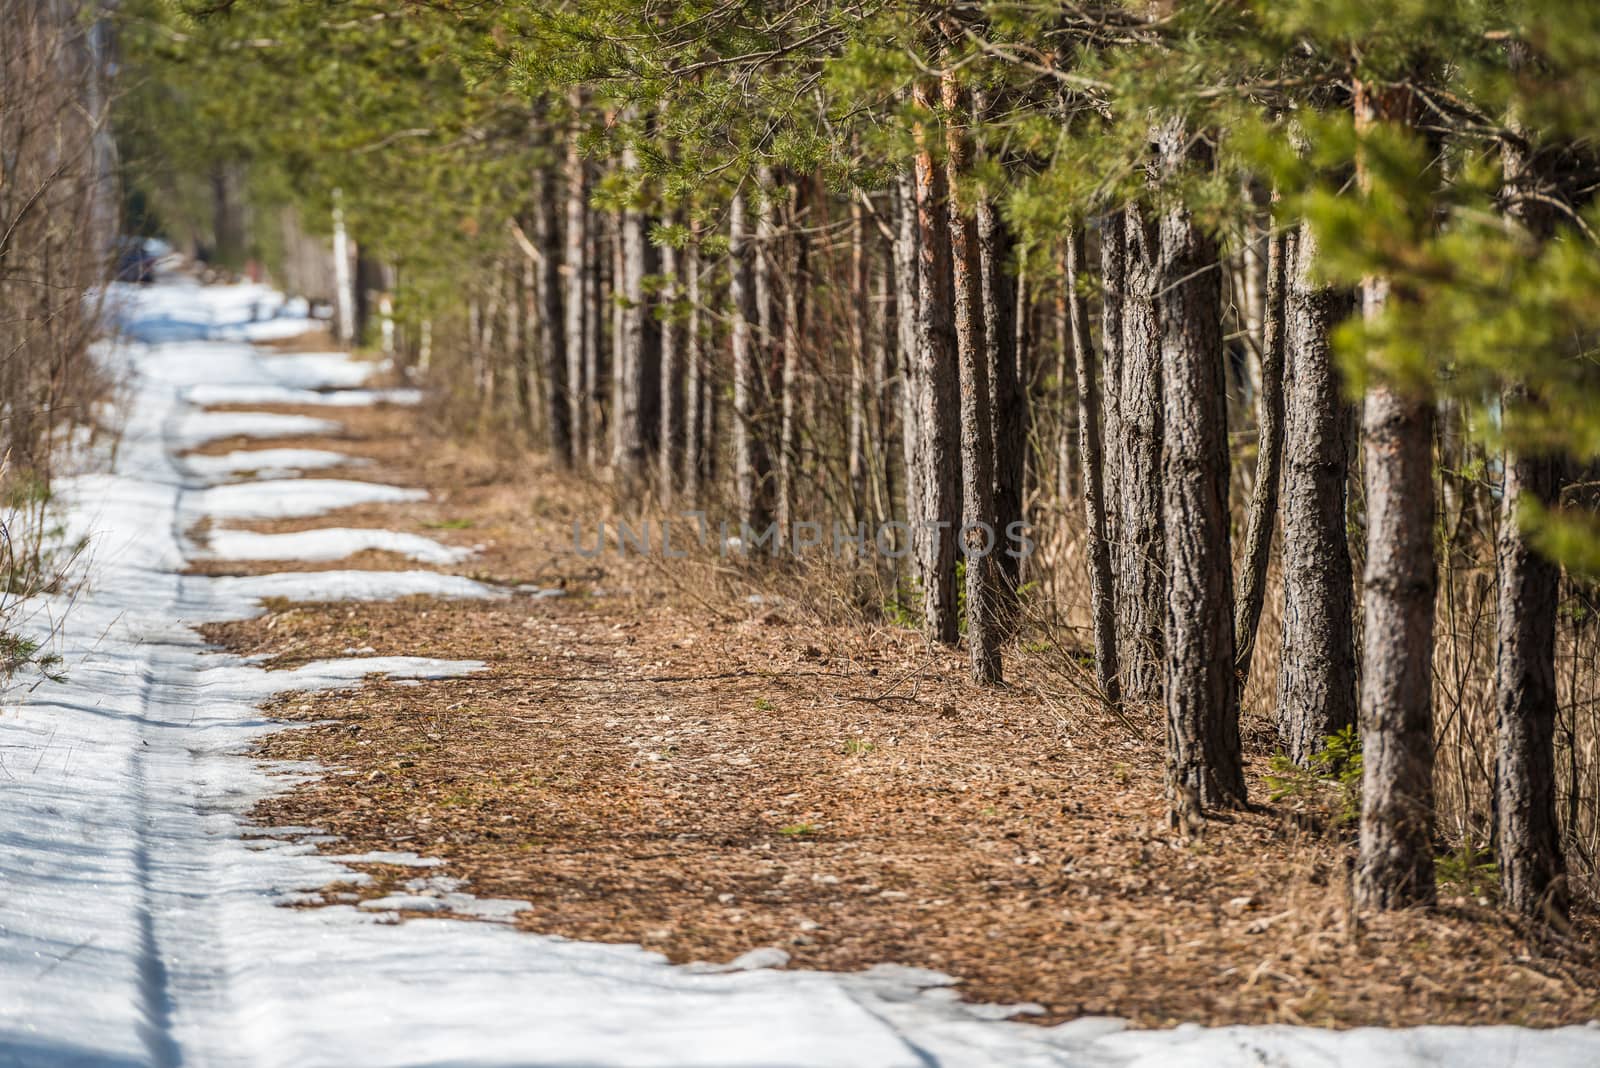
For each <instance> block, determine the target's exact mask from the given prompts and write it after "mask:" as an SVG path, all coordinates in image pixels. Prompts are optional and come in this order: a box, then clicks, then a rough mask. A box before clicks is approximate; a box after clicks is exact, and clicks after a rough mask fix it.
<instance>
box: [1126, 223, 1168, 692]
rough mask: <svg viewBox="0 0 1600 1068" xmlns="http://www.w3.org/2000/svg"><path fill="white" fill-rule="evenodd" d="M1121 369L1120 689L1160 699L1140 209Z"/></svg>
mask: <svg viewBox="0 0 1600 1068" xmlns="http://www.w3.org/2000/svg"><path fill="white" fill-rule="evenodd" d="M1123 222H1124V229H1123V236H1124V244H1123V248H1124V250H1125V259H1124V274H1123V278H1124V288H1123V299H1122V377H1121V381H1120V382H1119V383H1118V386H1117V399H1118V411H1119V415H1120V419H1119V422H1120V424H1121V427H1122V440H1121V448H1120V449H1119V450H1118V464H1119V468H1120V469H1119V471H1118V475H1119V477H1120V479H1121V490H1122V492H1121V498H1122V514H1121V516H1120V517H1119V520H1118V523H1117V529H1118V535H1119V544H1118V546H1117V547H1118V550H1119V551H1118V553H1117V561H1116V569H1117V588H1116V602H1117V610H1118V621H1117V647H1118V650H1119V652H1120V654H1121V655H1120V662H1121V665H1122V695H1123V697H1124V699H1126V700H1129V701H1136V702H1139V703H1141V704H1148V705H1156V704H1159V703H1160V702H1161V695H1162V672H1163V668H1162V657H1163V651H1162V650H1163V648H1164V643H1163V640H1162V634H1163V627H1164V624H1163V620H1164V619H1165V618H1166V611H1167V582H1166V573H1167V562H1166V541H1165V536H1164V534H1163V531H1162V524H1161V439H1162V418H1163V414H1162V413H1163V401H1162V381H1161V375H1162V367H1161V332H1160V324H1159V320H1158V319H1157V317H1156V293H1157V290H1158V289H1159V280H1158V271H1159V264H1158V263H1157V260H1158V257H1159V249H1160V236H1159V234H1158V233H1157V232H1156V229H1155V227H1154V226H1151V225H1149V224H1148V223H1147V222H1146V221H1145V219H1144V215H1143V212H1142V209H1140V208H1138V207H1129V208H1128V209H1126V211H1125V213H1124V216H1123Z"/></svg>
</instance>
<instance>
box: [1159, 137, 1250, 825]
mask: <svg viewBox="0 0 1600 1068" xmlns="http://www.w3.org/2000/svg"><path fill="white" fill-rule="evenodd" d="M1185 133H1186V131H1185V130H1184V129H1183V127H1182V126H1181V125H1180V124H1178V123H1175V122H1172V123H1168V124H1167V125H1166V127H1165V128H1164V129H1163V130H1162V137H1161V155H1162V166H1163V169H1164V170H1165V171H1167V172H1168V173H1175V172H1177V171H1178V170H1180V169H1181V168H1184V167H1186V166H1188V165H1190V164H1191V163H1199V164H1200V165H1201V166H1204V165H1205V164H1207V163H1209V160H1207V159H1201V158H1199V157H1200V156H1201V153H1202V152H1203V151H1204V150H1203V149H1201V148H1199V147H1198V146H1195V147H1191V148H1189V149H1187V150H1186V149H1185V148H1184V145H1185V143H1186V140H1187V138H1186V137H1185ZM1160 250H1161V251H1160V262H1159V280H1160V290H1159V292H1160V293H1161V296H1160V299H1159V315H1158V317H1159V320H1160V324H1161V357H1162V358H1161V380H1162V387H1163V401H1164V403H1163V414H1164V418H1163V421H1162V448H1161V481H1162V500H1161V515H1162V524H1163V526H1164V527H1165V533H1166V559H1167V571H1168V578H1167V598H1166V605H1167V630H1166V635H1165V641H1166V645H1165V649H1166V658H1165V663H1166V677H1165V687H1166V707H1167V761H1168V775H1169V777H1170V779H1169V781H1170V784H1171V786H1172V788H1173V800H1174V802H1175V803H1180V804H1181V802H1180V798H1181V797H1183V796H1184V795H1185V794H1187V796H1188V799H1189V800H1192V801H1198V802H1199V804H1200V805H1201V806H1204V807H1208V808H1209V807H1222V808H1232V807H1236V806H1240V805H1243V804H1244V803H1245V786H1244V769H1243V763H1242V758H1241V755H1240V748H1239V691H1238V683H1237V680H1236V679H1235V677H1234V674H1233V661H1234V655H1233V654H1234V644H1233V560H1232V558H1231V556H1230V554H1229V551H1228V423H1227V406H1226V405H1227V396H1226V382H1225V374H1226V368H1225V366H1224V362H1223V351H1222V275H1221V270H1220V267H1219V264H1218V261H1217V248H1216V242H1215V241H1214V239H1212V238H1211V237H1210V235H1208V234H1206V233H1205V232H1204V231H1202V230H1201V229H1200V228H1199V227H1197V226H1196V225H1195V223H1194V221H1193V219H1192V218H1190V216H1189V214H1188V212H1187V211H1186V210H1184V209H1182V208H1172V209H1169V210H1168V211H1166V212H1165V213H1164V214H1163V215H1162V216H1161V223H1160Z"/></svg>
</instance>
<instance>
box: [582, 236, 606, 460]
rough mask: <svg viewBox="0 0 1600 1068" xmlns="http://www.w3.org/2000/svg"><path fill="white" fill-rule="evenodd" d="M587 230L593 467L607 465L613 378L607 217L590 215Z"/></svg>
mask: <svg viewBox="0 0 1600 1068" xmlns="http://www.w3.org/2000/svg"><path fill="white" fill-rule="evenodd" d="M588 220H589V221H588V225H587V226H586V227H585V228H584V239H585V247H584V265H585V266H584V282H583V288H584V304H585V310H584V317H583V359H584V369H583V379H584V383H585V390H586V392H585V395H584V398H583V403H584V407H585V408H586V409H587V410H588V413H589V414H588V419H587V423H588V429H589V455H588V462H589V466H590V467H599V466H600V465H601V463H603V462H604V459H605V454H604V449H605V439H606V413H605V408H604V407H603V406H602V399H603V398H604V397H605V395H606V386H607V382H608V379H609V375H610V369H609V367H608V364H609V362H610V361H609V359H608V356H609V353H608V346H607V344H606V329H605V322H606V308H607V306H608V299H607V298H608V289H609V287H608V286H607V284H606V278H607V274H608V272H607V270H606V267H607V264H608V263H609V262H610V260H611V257H610V255H609V254H608V250H609V249H610V247H611V242H610V239H609V235H608V234H607V233H606V227H605V225H604V222H605V216H603V215H601V214H600V213H598V212H593V211H591V212H589V214H588Z"/></svg>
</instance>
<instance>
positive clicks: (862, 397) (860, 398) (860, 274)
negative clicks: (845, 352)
mask: <svg viewBox="0 0 1600 1068" xmlns="http://www.w3.org/2000/svg"><path fill="white" fill-rule="evenodd" d="M866 211H867V210H866V206H865V205H864V204H862V203H861V200H860V198H859V197H853V198H851V201H850V384H849V395H848V396H847V397H846V398H845V472H846V477H847V478H848V479H849V486H850V521H851V522H852V523H862V522H865V521H866V512H867V453H866V444H867V333H868V329H869V324H870V322H871V299H870V297H869V294H868V281H867V221H866Z"/></svg>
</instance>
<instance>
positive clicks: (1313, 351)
mask: <svg viewBox="0 0 1600 1068" xmlns="http://www.w3.org/2000/svg"><path fill="white" fill-rule="evenodd" d="M1293 260H1294V266H1293V268H1292V271H1291V275H1292V277H1291V278H1290V281H1289V292H1288V296H1287V298H1286V300H1285V308H1284V314H1285V320H1286V322H1285V326H1286V332H1287V335H1288V336H1287V348H1288V351H1287V358H1286V361H1285V378H1284V456H1283V652H1282V656H1281V659H1280V660H1279V664H1278V738H1279V740H1280V741H1281V743H1282V745H1283V749H1284V752H1285V753H1287V754H1288V756H1289V758H1290V759H1291V760H1293V761H1294V762H1295V763H1297V764H1304V763H1305V762H1306V761H1307V760H1309V759H1310V758H1311V755H1312V754H1313V753H1315V752H1316V751H1317V750H1318V749H1319V748H1321V746H1322V744H1323V739H1325V738H1326V737H1327V736H1328V735H1330V734H1332V733H1334V732H1335V731H1338V730H1341V729H1343V728H1345V727H1348V726H1351V725H1353V724H1354V723H1355V721H1356V651H1355V626H1354V618H1355V617H1354V607H1353V605H1352V592H1351V581H1352V575H1351V567H1350V545H1349V542H1348V540H1347V537H1346V533H1345V531H1346V521H1345V500H1346V494H1347V492H1348V485H1349V474H1350V433H1349V429H1350V423H1351V418H1350V409H1349V406H1348V405H1347V404H1346V403H1345V399H1344V386H1343V383H1342V382H1341V381H1340V375H1339V369H1338V367H1336V366H1335V364H1334V360H1333V349H1332V345H1331V343H1330V340H1329V335H1330V332H1331V331H1332V330H1333V328H1334V326H1335V325H1336V324H1338V323H1339V322H1340V321H1341V320H1342V319H1343V318H1344V317H1345V316H1346V315H1347V314H1349V312H1350V309H1351V306H1352V302H1351V299H1350V295H1349V294H1348V293H1347V292H1346V291H1343V290H1339V289H1335V288H1332V287H1329V286H1323V285H1319V284H1318V283H1317V281H1316V279H1315V276H1314V271H1315V268H1316V261H1317V243H1316V237H1315V235H1314V234H1313V233H1312V230H1311V227H1310V226H1309V225H1306V224H1302V225H1301V226H1300V228H1299V232H1298V233H1297V235H1296V236H1295V239H1294V242H1293Z"/></svg>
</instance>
